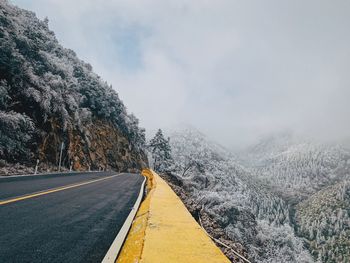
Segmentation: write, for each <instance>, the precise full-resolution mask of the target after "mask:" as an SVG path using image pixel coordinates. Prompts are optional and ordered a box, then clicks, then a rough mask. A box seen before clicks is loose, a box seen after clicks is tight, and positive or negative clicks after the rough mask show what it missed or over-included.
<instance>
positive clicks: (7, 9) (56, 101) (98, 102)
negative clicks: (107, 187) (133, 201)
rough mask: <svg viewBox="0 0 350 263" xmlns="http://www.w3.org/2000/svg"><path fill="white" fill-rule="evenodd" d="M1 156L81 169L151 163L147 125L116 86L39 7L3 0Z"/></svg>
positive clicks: (10, 161) (0, 0)
mask: <svg viewBox="0 0 350 263" xmlns="http://www.w3.org/2000/svg"><path fill="white" fill-rule="evenodd" d="M0 50H1V52H0V160H1V164H2V166H4V165H11V164H13V163H21V164H25V165H27V166H33V165H34V164H35V162H36V160H37V159H39V160H40V163H41V164H42V165H46V166H57V163H58V160H59V155H60V149H61V146H62V143H63V154H62V161H63V166H65V167H69V166H70V164H73V166H74V168H75V169H76V170H83V169H88V167H91V169H98V168H99V167H101V168H112V169H115V170H118V171H127V170H135V169H136V170H137V169H141V168H142V167H144V166H146V165H147V157H146V155H145V153H144V145H145V131H144V129H142V128H140V127H139V125H138V119H137V118H136V117H135V116H134V115H132V114H129V113H127V110H126V107H125V106H124V104H123V102H122V101H121V100H120V98H119V97H118V94H117V93H116V92H115V90H114V89H113V88H112V87H111V86H110V85H108V84H107V83H106V82H105V81H103V80H102V79H101V78H100V77H99V76H98V75H97V74H95V73H94V72H93V70H92V67H91V65H90V64H88V63H85V62H84V61H82V60H80V59H78V58H77V56H76V54H75V53H74V51H72V50H69V49H65V48H64V47H62V46H61V45H60V44H59V43H58V41H57V39H56V37H55V34H54V33H53V32H52V31H51V30H50V29H49V27H48V20H47V19H46V20H44V21H41V20H39V19H38V18H37V17H36V16H35V14H34V13H32V12H29V11H26V10H23V9H20V8H17V7H15V6H13V5H11V4H10V3H8V1H6V0H0Z"/></svg>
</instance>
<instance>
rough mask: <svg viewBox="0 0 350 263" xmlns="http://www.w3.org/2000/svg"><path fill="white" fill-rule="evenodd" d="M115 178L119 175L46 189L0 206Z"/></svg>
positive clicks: (2, 202) (10, 200)
mask: <svg viewBox="0 0 350 263" xmlns="http://www.w3.org/2000/svg"><path fill="white" fill-rule="evenodd" d="M116 176H119V174H116V175H112V176H108V177H104V178H100V179H95V180H91V181H85V182H83V183H78V184H71V185H67V186H61V187H57V188H53V189H48V190H45V191H43V192H38V193H34V194H28V195H23V196H19V197H16V198H12V199H8V200H4V201H0V205H6V204H9V203H14V202H18V201H22V200H25V199H29V198H33V197H37V196H41V195H47V194H51V193H55V192H59V191H63V190H67V189H71V188H75V187H78V186H83V185H87V184H92V183H96V182H99V181H103V180H107V179H111V178H113V177H116Z"/></svg>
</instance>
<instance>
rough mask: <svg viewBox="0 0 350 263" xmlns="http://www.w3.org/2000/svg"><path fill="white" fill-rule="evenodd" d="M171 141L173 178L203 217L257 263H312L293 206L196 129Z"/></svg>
mask: <svg viewBox="0 0 350 263" xmlns="http://www.w3.org/2000/svg"><path fill="white" fill-rule="evenodd" d="M170 142H171V146H172V150H173V158H174V161H175V164H176V168H175V174H173V175H172V176H173V178H176V180H177V181H178V184H177V185H178V186H180V187H181V188H182V189H184V191H185V193H186V194H187V195H188V198H190V199H191V200H192V201H193V202H194V203H195V204H196V206H198V207H199V208H200V209H199V211H197V212H198V216H200V217H202V216H209V217H210V218H211V219H212V220H214V222H216V223H217V224H218V226H219V228H220V229H223V230H224V233H225V235H226V236H228V237H229V238H230V239H231V240H232V241H236V242H239V243H241V244H242V245H243V246H244V247H245V248H246V250H247V252H248V256H249V259H250V260H251V261H252V262H313V260H312V258H311V256H310V255H309V253H308V252H307V250H306V249H305V247H304V246H303V242H302V240H301V239H300V238H298V237H297V236H296V235H295V234H294V231H293V227H292V225H291V222H290V217H289V205H288V204H287V203H286V202H285V201H284V200H283V199H282V198H281V197H279V196H278V195H277V194H275V193H274V192H273V191H270V189H269V188H267V187H265V185H263V184H261V182H260V180H255V178H254V176H253V174H251V172H250V171H249V170H247V169H246V168H244V167H242V166H241V165H239V164H238V163H237V161H236V160H235V158H233V157H232V156H231V155H230V154H229V153H228V151H226V150H225V149H224V148H223V147H221V146H219V145H217V144H215V143H212V142H210V141H209V140H208V139H207V138H206V137H205V136H204V135H203V134H201V133H199V132H198V131H196V130H194V129H191V128H186V129H182V130H180V131H177V132H174V133H172V135H171V136H170ZM219 236H220V235H219ZM233 245H234V246H235V247H234V248H235V249H239V244H233Z"/></svg>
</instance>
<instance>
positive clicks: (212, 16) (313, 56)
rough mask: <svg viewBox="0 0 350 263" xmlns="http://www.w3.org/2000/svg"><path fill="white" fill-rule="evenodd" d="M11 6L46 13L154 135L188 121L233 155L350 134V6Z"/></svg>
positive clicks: (124, 0) (131, 1) (128, 2)
mask: <svg viewBox="0 0 350 263" xmlns="http://www.w3.org/2000/svg"><path fill="white" fill-rule="evenodd" d="M12 2H14V3H15V4H17V5H19V6H20V7H23V8H26V9H30V10H33V11H35V12H36V13H37V14H38V15H39V17H41V18H43V17H45V16H48V17H49V20H50V22H49V24H50V27H51V28H52V29H53V30H54V31H55V32H56V35H57V36H58V39H59V40H60V41H61V43H63V45H64V46H66V47H69V48H71V49H73V50H75V51H76V52H77V54H78V55H79V56H80V57H81V58H83V59H84V60H86V61H87V62H90V63H91V64H92V65H93V67H94V69H95V70H96V71H97V72H98V73H99V74H100V75H101V76H102V77H103V78H104V79H106V80H107V81H108V82H110V83H111V84H112V85H113V87H114V88H115V89H116V90H117V91H118V93H119V94H120V97H121V98H122V99H123V100H124V102H125V104H126V105H127V107H128V108H129V110H130V111H132V112H134V113H135V114H136V116H138V117H139V118H140V120H141V124H142V125H143V126H144V127H146V128H147V129H148V130H154V129H156V128H158V127H166V126H171V125H174V124H176V123H180V122H185V123H190V124H192V125H193V126H196V127H198V128H199V129H201V130H203V131H204V132H205V133H207V134H209V135H210V136H211V137H212V138H214V139H217V140H219V141H220V142H221V143H223V144H225V145H226V146H229V147H231V146H234V147H237V146H242V145H245V144H247V143H251V142H252V141H253V140H254V139H255V138H256V137H258V136H260V135H262V134H266V133H270V132H276V131H280V130H284V129H292V130H296V131H298V132H301V133H306V134H308V135H311V136H316V137H319V138H323V139H340V138H341V137H345V136H348V135H347V134H348V132H347V131H348V130H349V128H350V122H349V121H348V116H349V114H350V106H349V103H348V98H350V88H349V84H350V75H349V74H348V69H349V68H350V49H349V46H350V35H349V34H348V28H349V26H350V17H349V16H348V13H349V11H350V3H349V2H348V1H345V0H344V1H342V0H336V1H332V2H330V1H326V0H321V1H317V0H309V1H300V0H297V1H277V0H268V1H257V0H256V1H231V0H227V1H226V0H220V1H215V2H213V1H181V0H178V1H161V0H150V1H135V0H120V1H117V0H115V1H107V0H105V1H98V2H97V1H83V0H77V1H68V0H60V1H59V0H35V1H28V0H27V1H24V0H14V1H12Z"/></svg>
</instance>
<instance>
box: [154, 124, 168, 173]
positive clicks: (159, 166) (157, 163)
mask: <svg viewBox="0 0 350 263" xmlns="http://www.w3.org/2000/svg"><path fill="white" fill-rule="evenodd" d="M148 147H149V149H150V152H151V155H152V159H153V169H154V170H155V171H158V172H166V171H169V169H170V167H171V166H172V164H173V158H172V156H171V147H170V139H169V138H168V139H165V138H164V135H163V132H162V130H161V129H159V130H158V131H157V133H156V135H155V136H154V138H153V139H152V140H151V141H150V143H149V145H148Z"/></svg>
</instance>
